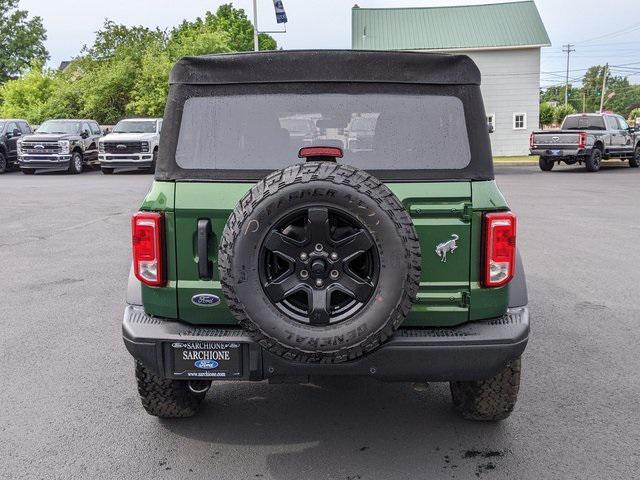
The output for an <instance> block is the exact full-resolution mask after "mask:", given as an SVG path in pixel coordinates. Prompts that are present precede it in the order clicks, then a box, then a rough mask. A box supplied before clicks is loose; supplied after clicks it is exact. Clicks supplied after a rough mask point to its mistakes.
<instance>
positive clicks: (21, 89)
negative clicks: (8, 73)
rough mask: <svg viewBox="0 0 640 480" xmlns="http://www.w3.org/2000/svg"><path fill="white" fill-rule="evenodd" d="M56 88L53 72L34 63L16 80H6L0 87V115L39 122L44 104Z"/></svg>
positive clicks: (41, 118) (40, 64) (42, 114)
mask: <svg viewBox="0 0 640 480" xmlns="http://www.w3.org/2000/svg"><path fill="white" fill-rule="evenodd" d="M55 89H56V78H55V74H54V72H53V71H51V70H46V69H45V68H43V65H42V63H35V64H34V65H33V66H32V68H31V70H30V71H29V72H28V73H27V74H26V75H24V76H23V77H22V78H20V79H18V80H8V81H7V82H6V83H5V84H4V85H2V86H1V87H0V98H2V106H1V107H0V116H1V117H3V118H26V119H29V120H30V121H32V122H35V123H40V122H41V121H42V120H43V116H44V106H45V104H46V102H47V100H48V99H49V97H50V96H51V95H52V93H53V92H54V91H55Z"/></svg>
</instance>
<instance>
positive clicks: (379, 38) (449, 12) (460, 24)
mask: <svg viewBox="0 0 640 480" xmlns="http://www.w3.org/2000/svg"><path fill="white" fill-rule="evenodd" d="M351 35H352V48H354V49H364V50H416V51H430V52H448V53H457V54H464V55H468V56H469V57H471V58H472V59H473V60H474V61H475V62H476V64H477V65H478V68H479V69H480V72H481V74H482V86H481V90H482V95H483V98H484V104H485V109H486V112H487V117H488V121H489V122H491V123H492V124H493V126H494V133H493V134H492V135H491V144H492V147H493V154H494V155H496V156H503V155H505V156H509V155H527V154H528V153H529V150H528V148H529V134H530V133H531V131H532V130H535V129H537V128H538V118H539V98H540V49H541V48H542V47H548V46H550V45H551V43H550V41H549V36H548V35H547V31H546V29H545V27H544V24H543V23H542V19H541V18H540V14H539V13H538V9H537V8H536V5H535V3H534V2H533V1H523V2H510V3H497V4H490V5H469V6H453V7H430V8H359V7H358V6H357V5H355V6H354V7H353V10H352V32H351Z"/></svg>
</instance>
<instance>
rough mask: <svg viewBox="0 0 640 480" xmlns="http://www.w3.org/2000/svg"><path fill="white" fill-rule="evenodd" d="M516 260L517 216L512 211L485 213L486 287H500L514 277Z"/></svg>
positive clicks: (484, 283) (484, 282)
mask: <svg viewBox="0 0 640 480" xmlns="http://www.w3.org/2000/svg"><path fill="white" fill-rule="evenodd" d="M515 261H516V216H515V215H514V214H513V213H512V212H496V213H486V214H485V215H484V281H483V285H484V286H485V287H500V286H502V285H505V284H507V283H509V281H510V280H511V279H512V278H513V273H514V270H515Z"/></svg>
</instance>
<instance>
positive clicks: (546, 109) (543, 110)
mask: <svg viewBox="0 0 640 480" xmlns="http://www.w3.org/2000/svg"><path fill="white" fill-rule="evenodd" d="M554 118H555V110H554V108H553V106H552V105H551V104H550V103H547V102H542V103H541V104H540V127H541V128H544V127H546V126H547V125H551V124H552V123H553V120H554Z"/></svg>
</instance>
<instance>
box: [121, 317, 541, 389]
mask: <svg viewBox="0 0 640 480" xmlns="http://www.w3.org/2000/svg"><path fill="white" fill-rule="evenodd" d="M122 332H123V338H124V343H125V345H126V347H127V350H129V353H131V355H132V356H133V357H134V358H135V359H136V360H138V361H140V362H141V363H142V364H144V365H145V366H146V367H147V368H149V369H150V370H152V371H153V372H155V373H156V374H157V375H159V376H161V377H164V378H176V377H174V376H173V374H172V372H173V368H172V367H173V364H172V362H173V359H172V358H171V354H170V345H171V343H172V342H175V341H180V342H186V341H197V342H237V343H246V347H245V348H244V352H243V361H242V371H243V375H242V377H241V379H242V380H253V381H259V380H264V379H278V378H286V377H305V376H323V375H344V376H367V377H373V378H378V379H380V380H385V381H450V380H482V379H486V378H489V377H492V376H494V375H495V374H497V373H498V372H499V371H500V370H502V369H503V368H504V367H505V365H507V363H509V362H510V361H511V360H514V359H515V358H518V357H519V356H520V355H521V354H522V352H523V351H524V349H525V347H526V345H527V341H528V338H529V310H528V309H527V307H518V308H512V309H509V311H508V312H507V314H506V315H504V316H503V317H500V318H495V319H490V320H483V321H478V322H469V323H467V324H464V325H462V326H459V327H454V328H422V329H417V328H416V329H400V330H398V331H397V332H396V334H395V335H394V336H393V337H392V338H391V340H389V341H388V342H387V343H385V344H384V345H383V346H381V347H380V348H378V349H377V350H375V351H374V352H372V353H370V354H368V355H366V356H364V357H362V358H360V359H358V360H355V361H351V362H345V363H340V364H316V363H296V362H292V361H289V360H285V359H283V358H280V357H277V356H275V355H273V354H271V353H269V352H267V351H264V350H263V349H262V348H261V347H260V346H259V345H258V344H256V343H255V342H253V341H252V340H251V338H250V337H249V336H248V335H247V334H246V333H245V332H244V331H243V330H241V329H237V328H229V329H226V328H212V327H211V326H194V325H188V324H184V323H181V322H176V321H169V320H163V319H160V318H156V317H151V316H148V315H146V314H145V313H144V310H143V308H142V307H140V306H127V307H126V309H125V312H124V319H123V324H122Z"/></svg>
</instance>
